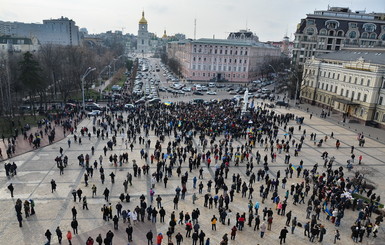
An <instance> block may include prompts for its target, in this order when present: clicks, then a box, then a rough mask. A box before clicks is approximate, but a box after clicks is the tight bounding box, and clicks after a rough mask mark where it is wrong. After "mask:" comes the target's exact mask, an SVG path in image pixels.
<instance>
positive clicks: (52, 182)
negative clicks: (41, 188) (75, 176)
mask: <svg viewBox="0 0 385 245" xmlns="http://www.w3.org/2000/svg"><path fill="white" fill-rule="evenodd" d="M54 191H56V182H55V180H54V179H52V180H51V192H52V193H53V192H54Z"/></svg>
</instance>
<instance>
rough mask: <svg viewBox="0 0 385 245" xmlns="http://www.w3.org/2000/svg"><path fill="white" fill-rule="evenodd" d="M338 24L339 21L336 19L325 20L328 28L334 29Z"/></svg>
mask: <svg viewBox="0 0 385 245" xmlns="http://www.w3.org/2000/svg"><path fill="white" fill-rule="evenodd" d="M339 25H340V23H339V22H338V21H336V20H327V21H326V22H325V26H326V27H327V28H328V29H336V28H338V27H339Z"/></svg>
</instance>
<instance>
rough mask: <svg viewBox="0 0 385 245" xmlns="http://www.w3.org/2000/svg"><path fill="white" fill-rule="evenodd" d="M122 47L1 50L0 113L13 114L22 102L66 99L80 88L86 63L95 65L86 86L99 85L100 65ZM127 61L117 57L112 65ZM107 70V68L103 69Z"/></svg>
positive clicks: (111, 58)
mask: <svg viewBox="0 0 385 245" xmlns="http://www.w3.org/2000/svg"><path fill="white" fill-rule="evenodd" d="M120 52H122V50H121V49H111V48H107V47H103V46H98V47H87V46H58V45H51V44H48V45H42V46H41V47H40V49H39V50H38V51H36V52H25V53H17V52H13V53H0V113H1V115H14V114H15V113H17V112H18V111H17V109H18V108H19V106H20V105H21V104H25V103H28V104H31V105H32V104H38V105H40V106H43V105H44V104H46V103H48V102H53V101H61V102H67V100H68V98H69V96H70V95H71V93H73V92H74V91H80V90H81V88H82V85H81V76H82V75H83V74H84V72H85V71H86V70H87V68H88V67H93V68H96V70H95V72H92V73H91V74H89V75H88V76H87V77H86V80H85V88H86V89H88V88H90V87H91V85H92V84H95V85H98V84H99V82H100V76H102V75H103V74H100V72H101V71H103V69H104V68H105V67H106V66H108V65H109V64H111V61H112V60H113V59H114V57H117V56H119V55H121V54H122V53H120ZM124 65H128V64H127V63H126V60H123V59H119V60H116V63H115V64H114V66H124ZM104 70H106V69H104Z"/></svg>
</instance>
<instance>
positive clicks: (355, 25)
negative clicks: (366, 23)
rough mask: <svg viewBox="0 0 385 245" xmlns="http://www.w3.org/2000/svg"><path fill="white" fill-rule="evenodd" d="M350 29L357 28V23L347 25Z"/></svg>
mask: <svg viewBox="0 0 385 245" xmlns="http://www.w3.org/2000/svg"><path fill="white" fill-rule="evenodd" d="M349 27H350V28H357V23H349Z"/></svg>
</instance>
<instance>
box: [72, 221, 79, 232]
mask: <svg viewBox="0 0 385 245" xmlns="http://www.w3.org/2000/svg"><path fill="white" fill-rule="evenodd" d="M78 225H79V224H78V221H77V220H76V219H75V220H72V221H71V227H72V230H73V232H74V234H78Z"/></svg>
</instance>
